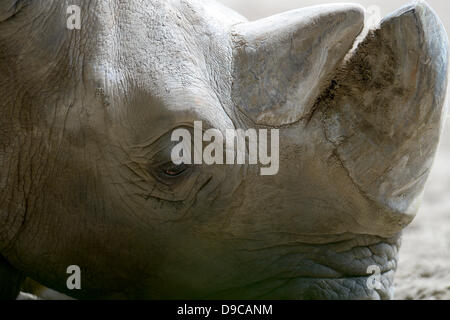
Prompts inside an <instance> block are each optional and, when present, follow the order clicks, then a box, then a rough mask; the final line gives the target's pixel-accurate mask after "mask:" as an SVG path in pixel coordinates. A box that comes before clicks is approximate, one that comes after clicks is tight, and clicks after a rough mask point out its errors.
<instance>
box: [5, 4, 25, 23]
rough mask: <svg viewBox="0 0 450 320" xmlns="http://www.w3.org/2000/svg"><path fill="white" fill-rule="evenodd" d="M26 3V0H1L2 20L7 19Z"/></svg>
mask: <svg viewBox="0 0 450 320" xmlns="http://www.w3.org/2000/svg"><path fill="white" fill-rule="evenodd" d="M27 1H30V0H27ZM24 5H25V0H1V1H0V22H2V21H5V20H7V19H9V18H11V17H12V16H13V15H15V14H16V13H17V12H19V10H20V9H21V8H22V7H23V6H24Z"/></svg>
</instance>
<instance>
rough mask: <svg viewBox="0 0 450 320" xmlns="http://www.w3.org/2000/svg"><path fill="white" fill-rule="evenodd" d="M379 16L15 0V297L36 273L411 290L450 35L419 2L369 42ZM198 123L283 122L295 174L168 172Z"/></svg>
mask: <svg viewBox="0 0 450 320" xmlns="http://www.w3.org/2000/svg"><path fill="white" fill-rule="evenodd" d="M73 4H78V5H79V6H80V7H81V11H82V29H81V30H68V29H67V28H66V27H65V26H66V18H67V15H66V8H67V6H68V5H73ZM363 21H364V12H363V9H362V8H361V7H360V6H358V5H344V4H342V5H330V6H322V7H314V8H309V9H299V10H294V11H291V12H288V13H284V14H281V15H278V16H274V17H270V18H267V19H263V20H260V21H256V22H247V21H246V20H245V18H243V17H241V16H239V15H238V14H236V13H234V12H232V11H231V10H229V9H227V8H224V7H222V6H221V5H219V4H217V3H215V2H213V1H203V0H164V1H158V0H153V1H148V0H127V1H122V0H112V1H100V0H91V1H88V0H70V1H61V0H0V97H1V99H0V164H1V166H0V168H1V171H0V252H1V256H3V259H0V286H3V287H5V288H6V287H8V290H5V292H6V293H4V294H3V297H12V298H13V297H14V296H15V294H16V293H17V290H18V289H17V282H19V281H20V280H21V279H22V275H26V276H28V277H30V278H33V279H34V280H36V281H38V282H40V283H42V284H44V285H46V286H48V287H50V288H52V289H55V290H58V291H60V292H63V293H66V294H68V295H70V296H73V297H75V298H144V299H151V298H153V299H159V298H234V299H237V298H272V299H274V298H275V299H282V298H285V299H379V298H381V299H388V298H392V295H393V288H392V284H393V277H394V273H395V269H396V265H397V259H398V249H399V244H400V243H399V242H400V233H401V230H402V229H403V228H404V227H405V226H407V225H408V224H409V223H410V222H411V221H412V219H413V217H414V215H415V214H416V212H417V210H418V207H419V203H420V199H421V195H422V193H423V189H424V184H425V181H426V178H427V176H428V173H429V171H430V168H431V165H432V160H433V158H434V154H435V152H436V149H437V146H438V142H439V136H440V134H441V132H442V127H443V121H444V114H445V110H444V109H443V105H444V98H445V88H446V85H447V64H448V52H447V50H448V49H447V48H448V46H447V36H446V34H445V31H444V29H443V26H442V24H441V23H440V21H439V20H438V18H437V17H436V15H435V14H434V12H433V11H432V10H431V9H430V8H429V7H428V6H427V5H426V4H425V3H423V2H419V3H414V4H411V5H409V6H406V7H405V8H403V9H400V10H399V11H397V12H395V13H393V14H392V15H390V16H389V17H387V18H386V19H385V20H384V21H383V22H382V24H381V26H380V28H379V29H378V30H376V31H373V32H370V33H369V34H368V36H367V37H366V39H365V40H364V41H363V42H362V43H361V44H360V45H359V46H358V47H357V48H356V49H355V50H353V51H352V47H353V43H354V40H355V39H356V37H357V36H358V34H359V33H360V32H361V30H362V28H363V24H364V22H363ZM194 120H201V121H203V124H204V129H207V128H208V127H215V128H218V129H220V130H225V129H227V128H229V129H231V128H267V127H272V128H280V144H281V145H280V171H279V173H278V174H277V175H275V176H260V175H259V168H257V167H255V166H248V165H235V166H233V165H215V166H206V165H204V166H203V165H197V166H191V167H189V168H188V170H187V171H185V172H184V173H183V174H182V175H180V176H178V177H175V178H173V177H168V176H166V175H164V174H163V173H162V170H161V165H162V164H165V163H168V162H170V151H171V147H172V146H173V143H171V142H170V134H171V132H172V130H173V129H175V128H179V127H186V126H188V127H189V126H192V124H193V121H194ZM0 258H1V257H0ZM69 265H78V266H80V267H81V270H82V290H79V291H77V290H76V291H69V290H68V289H67V287H66V279H67V277H68V275H67V274H66V268H67V267H68V266H69ZM371 265H378V266H379V267H380V268H381V271H382V275H381V283H382V286H381V288H380V289H370V288H368V287H367V286H366V281H367V279H368V276H369V275H368V274H367V268H368V267H369V266H371ZM11 279H17V280H16V281H11ZM11 282H13V283H11Z"/></svg>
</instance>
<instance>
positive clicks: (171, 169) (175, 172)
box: [161, 162, 189, 177]
mask: <svg viewBox="0 0 450 320" xmlns="http://www.w3.org/2000/svg"><path fill="white" fill-rule="evenodd" d="M188 168H189V167H188V165H186V164H184V163H182V164H174V163H172V162H170V163H167V164H164V165H163V166H161V171H162V173H163V174H164V175H165V176H167V177H178V176H180V175H181V174H183V173H184V172H185V171H186V170H187V169H188Z"/></svg>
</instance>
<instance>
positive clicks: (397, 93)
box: [319, 2, 448, 218]
mask: <svg viewBox="0 0 450 320" xmlns="http://www.w3.org/2000/svg"><path fill="white" fill-rule="evenodd" d="M447 72H448V38H447V35H446V33H445V29H444V27H443V25H442V23H441V22H440V21H439V19H438V17H437V16H436V14H435V13H434V12H433V11H432V9H431V8H429V7H428V6H427V5H426V4H425V3H424V2H416V3H414V4H411V5H408V6H406V7H404V8H402V9H400V10H399V11H396V12H394V13H393V14H392V15H390V16H388V17H387V18H385V19H384V20H383V21H382V23H381V26H380V28H379V29H378V30H375V31H372V32H370V33H369V35H368V37H367V38H366V40H364V41H363V42H362V43H361V44H360V46H359V47H358V49H357V50H356V52H355V54H354V55H353V56H352V57H351V58H350V59H349V61H348V62H347V63H346V65H345V66H344V67H343V68H342V69H341V70H340V71H339V75H338V76H337V78H336V79H335V81H333V85H332V86H331V87H330V88H329V89H328V91H327V92H326V94H324V95H323V102H322V106H321V107H319V109H320V110H322V112H323V113H325V117H324V118H325V119H326V120H325V121H324V126H325V130H326V137H327V139H328V140H329V141H330V142H332V143H333V144H334V145H335V146H336V152H335V153H336V156H338V157H339V159H340V162H341V164H342V165H343V166H344V167H345V168H346V170H347V171H348V173H349V176H350V177H351V178H352V180H353V181H354V183H355V184H357V186H358V187H359V189H360V190H361V191H362V192H363V193H364V194H365V195H366V196H367V197H368V198H370V199H372V200H374V201H375V202H376V203H378V204H381V205H382V207H383V208H385V209H386V208H388V209H389V210H390V211H391V212H392V213H394V215H393V217H394V216H397V218H398V217H400V216H401V215H400V214H396V213H404V214H405V213H406V214H407V215H408V214H409V217H411V216H413V215H414V214H415V212H416V210H417V207H418V206H417V204H418V203H419V201H420V198H421V197H420V196H421V194H422V192H423V188H424V184H425V181H426V178H427V176H428V173H429V170H430V167H431V165H432V161H433V158H434V154H435V152H436V148H437V146H438V143H439V137H440V135H441V133H442V128H443V124H444V121H445V114H446V112H445V108H444V102H445V95H446V90H447ZM322 121H323V119H322Z"/></svg>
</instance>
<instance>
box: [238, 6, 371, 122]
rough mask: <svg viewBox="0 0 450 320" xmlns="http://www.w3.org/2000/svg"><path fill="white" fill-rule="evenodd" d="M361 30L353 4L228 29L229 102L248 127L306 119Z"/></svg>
mask: <svg viewBox="0 0 450 320" xmlns="http://www.w3.org/2000/svg"><path fill="white" fill-rule="evenodd" d="M363 26H364V9H363V8H362V7H360V6H358V5H349V4H337V5H327V6H315V7H309V8H304V9H299V10H293V11H290V12H286V13H282V14H279V15H275V16H272V17H269V18H265V19H262V20H258V21H255V22H249V23H243V24H239V25H237V26H235V27H234V30H233V39H234V82H233V99H234V103H235V105H236V107H237V108H239V109H240V110H241V111H242V112H243V113H244V114H245V115H246V116H247V117H248V118H250V119H251V120H252V121H253V122H255V123H257V124H261V125H269V126H279V125H284V124H289V123H292V122H295V121H298V120H299V119H301V118H302V117H305V116H307V115H308V114H309V113H310V112H311V109H312V107H313V105H314V102H315V100H316V99H317V96H318V95H319V93H320V92H321V91H322V90H323V89H324V86H326V85H327V84H328V83H329V80H330V76H331V75H332V73H333V71H335V68H336V65H338V64H339V63H340V62H341V61H342V59H343V58H344V57H345V55H346V54H347V53H348V52H349V50H350V49H351V47H352V45H353V43H354V41H355V38H356V37H357V36H358V34H359V33H360V32H361V30H362V28H363Z"/></svg>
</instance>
